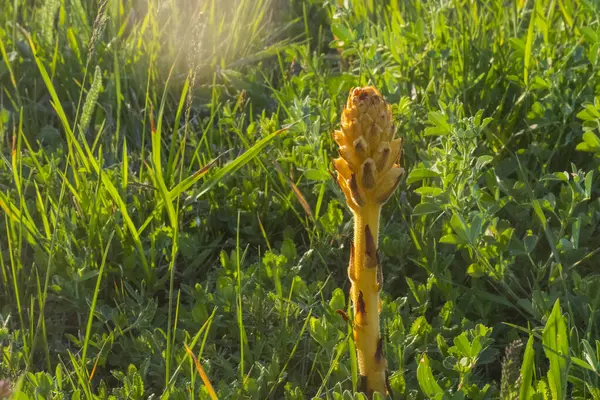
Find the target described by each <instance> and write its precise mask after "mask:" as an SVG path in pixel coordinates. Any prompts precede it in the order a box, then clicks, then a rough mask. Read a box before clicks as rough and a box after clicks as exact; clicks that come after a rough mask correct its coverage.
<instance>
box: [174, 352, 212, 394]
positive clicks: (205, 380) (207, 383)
mask: <svg viewBox="0 0 600 400" xmlns="http://www.w3.org/2000/svg"><path fill="white" fill-rule="evenodd" d="M183 346H184V347H185V351H186V352H187V353H188V354H189V356H190V357H192V359H193V360H194V364H195V366H196V371H198V375H200V378H202V382H203V383H204V386H206V389H207V390H208V395H209V396H210V398H211V399H212V400H217V399H218V398H217V394H216V393H215V389H213V387H212V384H211V383H210V380H209V379H208V375H206V372H204V368H202V365H200V361H198V359H197V358H196V356H195V355H194V353H193V352H192V350H190V348H189V347H188V345H187V344H185V343H184V344H183Z"/></svg>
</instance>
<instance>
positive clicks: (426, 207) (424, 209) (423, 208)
mask: <svg viewBox="0 0 600 400" xmlns="http://www.w3.org/2000/svg"><path fill="white" fill-rule="evenodd" d="M440 211H441V208H440V207H439V206H438V205H437V204H435V203H421V204H417V205H416V206H415V208H414V209H413V212H412V215H413V216H415V217H416V216H420V215H427V214H433V213H437V212H440Z"/></svg>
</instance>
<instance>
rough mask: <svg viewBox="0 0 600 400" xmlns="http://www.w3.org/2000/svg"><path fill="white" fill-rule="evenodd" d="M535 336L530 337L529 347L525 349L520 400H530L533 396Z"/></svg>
mask: <svg viewBox="0 0 600 400" xmlns="http://www.w3.org/2000/svg"><path fill="white" fill-rule="evenodd" d="M533 341H534V338H533V335H530V336H529V340H528V341H527V346H526V347H525V355H524V356H523V363H522V364H521V389H520V391H519V399H522V400H528V399H529V398H530V397H531V396H533V388H532V387H531V378H532V377H533V368H534V366H535V365H534V358H535V351H534V350H533Z"/></svg>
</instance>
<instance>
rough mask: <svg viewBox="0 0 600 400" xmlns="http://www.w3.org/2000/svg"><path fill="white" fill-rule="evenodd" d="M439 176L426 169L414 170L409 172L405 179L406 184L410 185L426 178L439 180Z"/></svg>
mask: <svg viewBox="0 0 600 400" xmlns="http://www.w3.org/2000/svg"><path fill="white" fill-rule="evenodd" d="M439 176H440V175H439V174H438V173H437V172H435V171H432V170H430V169H427V168H415V169H413V170H412V171H410V174H408V178H406V184H407V185H410V184H411V183H415V182H418V181H421V180H423V179H427V178H439Z"/></svg>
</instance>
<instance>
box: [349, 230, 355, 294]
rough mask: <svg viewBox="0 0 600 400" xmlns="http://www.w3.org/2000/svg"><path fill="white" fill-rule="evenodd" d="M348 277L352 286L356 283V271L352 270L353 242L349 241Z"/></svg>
mask: <svg viewBox="0 0 600 400" xmlns="http://www.w3.org/2000/svg"><path fill="white" fill-rule="evenodd" d="M348 277H349V278H350V281H351V282H352V284H354V283H355V282H356V271H355V270H354V242H352V241H350V265H348Z"/></svg>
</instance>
